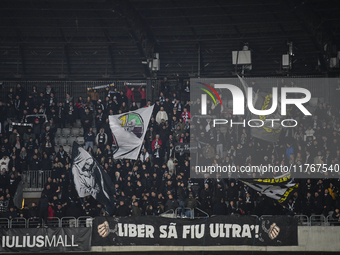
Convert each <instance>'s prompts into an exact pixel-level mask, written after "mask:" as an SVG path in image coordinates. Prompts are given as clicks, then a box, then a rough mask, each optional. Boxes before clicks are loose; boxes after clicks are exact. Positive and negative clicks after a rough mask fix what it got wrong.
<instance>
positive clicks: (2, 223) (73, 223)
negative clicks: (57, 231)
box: [0, 216, 93, 228]
mask: <svg viewBox="0 0 340 255" xmlns="http://www.w3.org/2000/svg"><path fill="white" fill-rule="evenodd" d="M92 221H93V218H92V217H89V216H81V217H78V218H75V217H62V218H57V217H48V218H47V221H46V222H45V221H43V220H41V219H39V218H38V217H36V218H29V219H26V218H22V217H17V218H13V219H7V218H0V228H44V227H54V228H57V227H58V228H65V227H69V228H77V227H88V228H89V227H92Z"/></svg>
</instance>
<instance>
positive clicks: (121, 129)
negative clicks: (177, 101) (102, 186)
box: [109, 106, 154, 159]
mask: <svg viewBox="0 0 340 255" xmlns="http://www.w3.org/2000/svg"><path fill="white" fill-rule="evenodd" d="M153 107H154V106H151V107H145V108H140V109H138V110H135V111H131V112H127V113H123V114H119V115H111V116H109V123H110V128H111V131H112V136H113V146H114V151H113V157H114V158H115V159H120V158H125V159H137V157H138V154H139V151H140V148H141V146H142V143H143V140H144V136H145V134H146V131H147V127H148V124H149V121H150V118H151V114H152V111H153Z"/></svg>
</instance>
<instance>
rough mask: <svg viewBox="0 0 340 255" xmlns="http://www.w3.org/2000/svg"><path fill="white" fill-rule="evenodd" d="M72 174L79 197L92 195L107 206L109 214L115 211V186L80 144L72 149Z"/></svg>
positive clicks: (76, 144)
mask: <svg viewBox="0 0 340 255" xmlns="http://www.w3.org/2000/svg"><path fill="white" fill-rule="evenodd" d="M72 162H73V163H72V174H73V180H74V185H75V188H76V190H77V192H78V195H79V197H86V196H89V195H91V196H92V197H93V198H94V199H96V200H97V201H98V202H100V203H101V204H102V205H105V206H106V211H107V212H108V213H109V214H112V213H113V210H114V197H113V195H114V184H113V183H112V181H111V178H110V176H109V175H108V174H107V173H106V172H104V170H103V169H102V168H101V167H100V165H99V164H98V162H97V161H96V160H95V159H94V158H93V157H92V156H91V155H90V154H89V153H88V152H87V151H86V150H85V149H84V148H82V147H80V146H79V144H78V143H76V142H74V143H73V147H72Z"/></svg>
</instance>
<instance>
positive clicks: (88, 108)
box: [0, 79, 340, 222]
mask: <svg viewBox="0 0 340 255" xmlns="http://www.w3.org/2000/svg"><path fill="white" fill-rule="evenodd" d="M189 85H190V84H189V81H185V82H182V81H180V80H177V81H176V82H169V81H168V80H167V79H164V80H163V81H162V82H161V85H160V86H161V92H160V94H159V97H158V98H157V99H156V100H155V102H151V101H150V100H147V98H146V91H145V88H144V87H139V88H136V89H135V88H134V87H133V86H129V87H128V86H125V88H124V89H123V90H122V91H118V88H117V87H115V86H114V85H113V86H108V87H106V88H103V89H100V90H99V89H98V90H96V89H88V91H87V95H86V97H84V98H83V97H78V98H73V97H72V95H70V94H67V95H66V97H65V99H63V100H60V99H59V98H56V96H55V91H54V88H53V87H51V86H50V85H47V86H46V88H45V89H44V90H43V91H38V90H37V88H36V87H35V86H34V87H33V88H32V89H31V90H30V91H27V90H26V89H25V88H23V87H22V86H21V85H20V84H18V85H17V87H16V88H15V89H14V88H11V89H10V91H9V93H8V95H7V97H6V98H4V99H3V100H1V101H0V167H1V169H0V171H1V174H0V218H9V219H11V218H15V217H19V216H20V217H25V218H26V219H38V218H39V219H42V220H44V221H45V222H48V221H47V219H48V217H59V218H61V217H64V216H74V217H79V216H92V217H94V216H99V215H104V214H105V208H104V206H102V205H101V204H99V203H98V202H97V201H96V200H95V199H93V198H92V197H90V196H88V197H85V198H79V197H78V194H77V192H76V190H75V188H74V183H73V180H72V174H71V163H72V162H71V155H70V153H69V151H65V150H64V148H63V146H60V147H59V148H58V150H56V149H55V137H56V131H57V129H58V128H65V127H72V126H73V125H74V123H75V120H76V119H80V121H81V124H82V127H83V128H84V148H85V149H86V150H87V151H88V152H89V153H90V154H91V155H93V157H94V158H95V159H96V160H97V161H98V162H99V164H100V165H101V166H102V167H103V169H104V171H106V172H107V173H108V174H109V176H110V177H111V179H112V182H113V184H114V185H115V198H116V209H115V212H114V216H137V215H160V214H162V213H163V212H166V211H169V210H176V208H181V209H180V210H179V211H180V212H181V214H182V215H183V216H184V217H185V216H188V217H190V216H191V215H190V210H187V209H189V208H190V209H194V208H200V209H201V210H202V211H204V212H206V213H207V214H209V215H227V214H240V215H253V214H255V215H258V216H260V215H263V214H266V215H269V214H272V215H277V214H283V215H299V214H303V215H307V216H310V215H311V214H316V215H322V214H323V215H325V216H327V215H329V214H330V215H333V217H334V218H336V219H338V220H340V215H339V208H340V204H339V199H340V198H339V189H340V175H339V178H337V177H334V178H322V179H296V180H295V181H296V182H298V183H299V188H298V189H297V190H296V191H294V192H293V194H292V196H291V197H290V198H289V199H288V201H286V202H285V203H284V204H279V203H278V202H277V201H275V200H273V199H270V198H268V197H266V196H264V195H262V194H261V193H259V192H255V191H254V190H252V189H251V188H249V187H248V186H247V185H246V184H244V183H243V182H241V181H240V180H238V179H222V178H216V179H210V178H208V177H207V178H204V179H203V178H202V179H198V178H192V177H190V164H189V162H190V158H189V155H188V154H187V153H176V152H175V145H176V144H177V143H189V142H190V141H195V142H197V143H198V144H199V151H198V157H199V158H202V157H204V158H205V160H210V161H211V163H212V164H226V165H234V166H240V165H249V164H251V165H259V164H268V163H270V164H273V165H279V164H286V165H287V164H297V165H299V164H306V163H307V164H312V163H316V164H318V163H322V164H323V163H324V164H327V165H331V164H338V163H339V160H340V139H339V132H340V119H339V117H340V116H339V109H335V108H334V107H333V106H332V105H330V104H322V103H320V104H319V105H318V106H317V107H316V109H313V116H311V117H308V118H302V117H301V116H299V112H298V111H292V112H290V113H289V114H290V115H291V116H290V118H295V119H297V118H299V119H300V120H301V121H299V125H298V126H297V127H296V128H287V129H284V130H283V132H282V134H281V137H280V140H279V141H278V142H277V143H274V144H270V143H266V142H263V141H261V140H258V139H254V138H253V137H251V134H250V130H249V129H248V128H243V127H242V126H239V127H230V128H228V129H226V130H217V129H216V128H214V127H213V126H212V125H211V123H209V122H204V121H202V120H199V119H194V118H192V117H193V116H194V115H197V114H199V112H200V109H201V107H200V100H199V99H198V100H196V101H195V102H190V99H189V93H190V87H189ZM136 93H139V94H140V98H141V100H140V101H139V102H136V100H135V95H136ZM84 94H85V93H84ZM152 104H155V106H154V111H153V114H152V118H151V120H150V123H149V126H148V130H147V133H146V135H145V139H144V142H143V145H142V149H141V152H140V156H139V158H138V160H136V161H132V160H113V159H112V154H113V148H112V134H111V130H110V128H109V123H108V116H109V115H113V114H119V113H124V112H128V111H130V110H135V109H137V108H139V107H147V106H150V105H152ZM208 109H209V114H213V115H216V116H222V114H223V115H224V116H227V118H228V119H231V118H233V119H234V120H235V121H240V118H242V117H235V116H232V114H231V113H221V110H222V109H221V106H220V105H219V104H218V105H217V106H216V107H215V106H214V105H213V104H211V103H209V107H208ZM32 114H33V115H34V114H45V115H46V116H47V118H48V121H46V122H45V121H43V120H42V119H41V118H37V117H34V118H33V119H29V118H28V117H27V116H28V115H32ZM193 120H195V123H192V121H193ZM27 122H28V123H32V126H26V125H24V124H25V123H27ZM18 123H20V124H21V125H19V124H18ZM94 129H95V130H97V132H94ZM211 144H216V146H211ZM46 170H52V171H51V177H50V178H48V181H47V183H45V184H44V189H43V191H42V195H41V198H40V200H39V203H32V204H30V205H25V206H24V208H22V209H19V208H16V207H15V205H14V203H13V197H14V195H15V192H16V190H17V187H18V185H19V183H20V181H25V178H24V177H23V172H25V171H46ZM188 212H189V213H188ZM333 212H334V213H333Z"/></svg>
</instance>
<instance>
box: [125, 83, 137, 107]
mask: <svg viewBox="0 0 340 255" xmlns="http://www.w3.org/2000/svg"><path fill="white" fill-rule="evenodd" d="M125 88H126V97H127V99H128V104H127V107H130V106H131V105H132V102H135V95H134V93H133V91H134V90H135V88H134V87H131V89H130V88H129V87H128V86H127V85H125Z"/></svg>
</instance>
